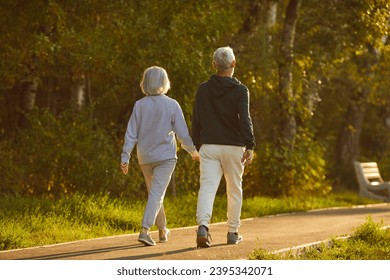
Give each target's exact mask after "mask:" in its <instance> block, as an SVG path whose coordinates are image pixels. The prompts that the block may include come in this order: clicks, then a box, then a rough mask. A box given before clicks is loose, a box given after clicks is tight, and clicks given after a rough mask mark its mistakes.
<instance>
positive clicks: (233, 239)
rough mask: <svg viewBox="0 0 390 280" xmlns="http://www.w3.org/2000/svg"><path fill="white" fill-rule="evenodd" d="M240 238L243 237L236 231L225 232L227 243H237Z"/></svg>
mask: <svg viewBox="0 0 390 280" xmlns="http://www.w3.org/2000/svg"><path fill="white" fill-rule="evenodd" d="M242 240H244V239H243V237H242V235H241V234H239V233H238V232H228V234H227V244H238V243H240V242H241V241H242Z"/></svg>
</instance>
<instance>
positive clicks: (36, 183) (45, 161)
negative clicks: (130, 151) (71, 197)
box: [0, 110, 143, 196]
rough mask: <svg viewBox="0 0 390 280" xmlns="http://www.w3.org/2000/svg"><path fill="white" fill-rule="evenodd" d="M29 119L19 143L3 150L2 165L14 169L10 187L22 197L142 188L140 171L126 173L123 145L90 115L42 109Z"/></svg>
mask: <svg viewBox="0 0 390 280" xmlns="http://www.w3.org/2000/svg"><path fill="white" fill-rule="evenodd" d="M28 119H29V123H30V125H29V127H28V128H26V129H24V130H23V131H21V132H20V133H19V135H18V138H17V141H16V143H14V144H13V146H12V147H7V146H4V145H3V148H0V149H1V151H2V155H5V157H6V159H7V160H6V161H5V162H3V163H2V165H6V166H4V167H5V168H6V169H5V170H9V171H10V172H9V175H8V177H7V178H8V179H7V181H8V183H7V185H8V187H7V188H10V187H9V186H11V185H10V184H12V189H13V190H14V191H15V192H17V193H21V194H34V195H42V194H49V195H50V196H58V195H61V194H71V193H74V192H76V191H77V192H81V193H102V192H103V193H113V194H115V195H122V194H131V193H134V190H136V191H135V193H137V192H138V190H139V189H140V188H142V186H143V178H142V175H141V172H140V170H139V168H138V169H137V168H136V169H135V171H134V172H132V176H131V177H130V176H123V174H121V172H120V169H119V162H120V150H119V147H120V145H119V144H118V143H116V142H115V141H114V138H113V137H111V135H110V134H109V133H108V132H107V131H106V130H104V129H102V128H100V127H99V126H98V125H97V123H96V120H94V119H92V118H91V117H90V115H89V112H88V111H86V112H84V113H79V114H74V113H72V112H70V111H69V112H64V113H62V114H61V115H60V116H58V117H55V116H53V115H52V114H51V113H50V112H48V111H47V110H42V111H38V110H37V111H34V112H33V113H32V114H30V116H29V118H28ZM17 172H19V174H17ZM7 174H8V173H7ZM21 174H22V175H23V176H20V175H21Z"/></svg>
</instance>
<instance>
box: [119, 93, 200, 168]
mask: <svg viewBox="0 0 390 280" xmlns="http://www.w3.org/2000/svg"><path fill="white" fill-rule="evenodd" d="M176 137H177V139H178V140H179V142H180V143H181V146H182V148H183V149H184V150H186V151H187V152H188V153H190V154H191V153H193V152H195V151H196V148H195V146H194V143H193V142H192V139H191V137H190V134H189V131H188V127H187V125H186V122H185V119H184V116H183V111H182V110H181V108H180V105H179V103H178V102H177V101H176V100H174V99H172V98H170V97H168V96H166V95H165V94H161V95H149V96H145V97H144V98H142V99H140V100H138V101H137V102H136V103H135V105H134V108H133V113H132V114H131V117H130V120H129V122H128V125H127V130H126V134H125V139H124V144H123V150H122V154H121V162H122V163H128V162H129V160H130V154H131V151H132V150H133V148H134V146H135V145H137V157H138V163H139V164H140V165H144V164H150V163H155V162H159V161H163V160H167V159H174V158H177V155H176V149H177V144H176Z"/></svg>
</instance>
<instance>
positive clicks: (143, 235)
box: [138, 231, 156, 246]
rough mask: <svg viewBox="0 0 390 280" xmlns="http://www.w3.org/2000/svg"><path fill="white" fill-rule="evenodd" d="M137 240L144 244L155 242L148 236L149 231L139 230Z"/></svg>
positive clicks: (152, 244)
mask: <svg viewBox="0 0 390 280" xmlns="http://www.w3.org/2000/svg"><path fill="white" fill-rule="evenodd" d="M138 242H141V243H142V244H144V245H145V246H156V242H154V240H153V239H152V237H151V236H150V233H145V232H143V231H141V232H140V234H139V236H138Z"/></svg>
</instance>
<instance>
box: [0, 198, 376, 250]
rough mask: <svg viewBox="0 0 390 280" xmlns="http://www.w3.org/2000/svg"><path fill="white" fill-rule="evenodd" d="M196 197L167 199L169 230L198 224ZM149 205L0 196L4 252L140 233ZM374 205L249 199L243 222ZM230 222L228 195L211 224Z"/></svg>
mask: <svg viewBox="0 0 390 280" xmlns="http://www.w3.org/2000/svg"><path fill="white" fill-rule="evenodd" d="M196 199H197V197H196V194H188V195H185V196H181V197H176V198H174V197H166V199H165V202H164V206H165V211H166V213H167V219H168V226H169V227H170V228H175V227H185V226H193V225H195V224H196V220H195V211H196ZM145 202H146V201H140V200H134V199H130V198H110V197H109V196H107V195H94V196H85V195H81V194H76V195H73V196H70V197H63V198H61V199H51V198H36V197H15V196H3V197H0V225H1V227H0V250H10V249H17V248H25V247H32V246H40V245H47V244H55V243H61V242H69V241H75V240H80V239H88V238H96V237H103V236H111V235H120V234H128V233H134V232H138V231H139V230H140V227H141V219H142V215H143V211H144V206H145ZM368 203H375V201H372V200H368V199H362V198H360V197H358V196H357V195H355V194H352V193H348V194H332V195H328V196H326V197H300V198H267V197H254V198H248V199H245V200H244V203H243V209H242V218H243V219H244V218H249V217H256V216H265V215H273V214H278V213H288V212H298V211H306V210H310V209H319V208H327V207H335V206H352V205H356V204H368ZM225 220H226V197H224V196H223V197H216V200H215V204H214V211H213V220H212V222H221V221H225Z"/></svg>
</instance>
